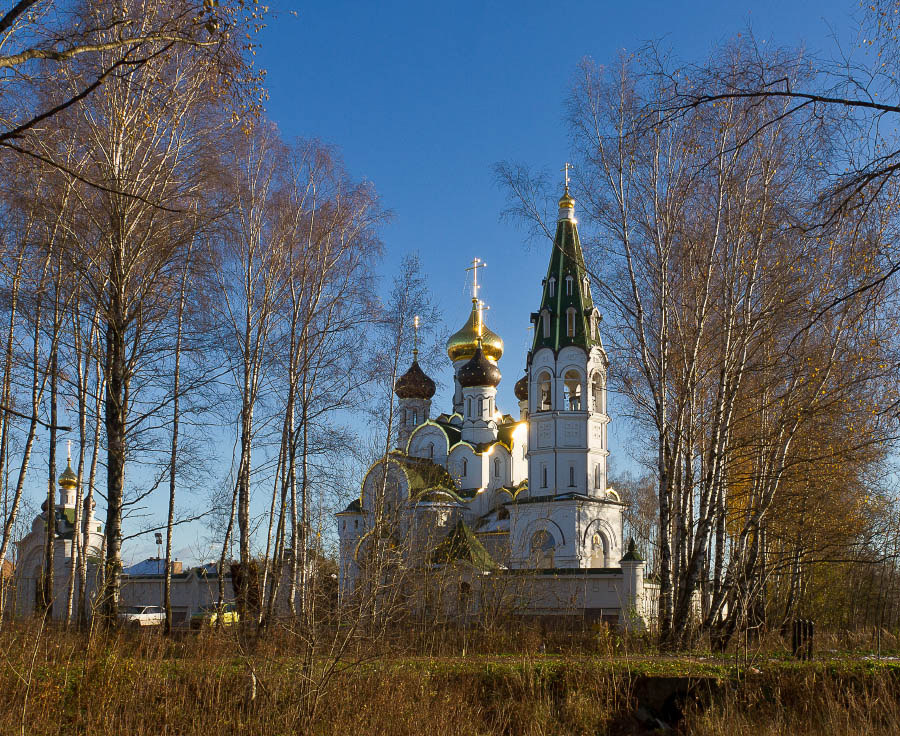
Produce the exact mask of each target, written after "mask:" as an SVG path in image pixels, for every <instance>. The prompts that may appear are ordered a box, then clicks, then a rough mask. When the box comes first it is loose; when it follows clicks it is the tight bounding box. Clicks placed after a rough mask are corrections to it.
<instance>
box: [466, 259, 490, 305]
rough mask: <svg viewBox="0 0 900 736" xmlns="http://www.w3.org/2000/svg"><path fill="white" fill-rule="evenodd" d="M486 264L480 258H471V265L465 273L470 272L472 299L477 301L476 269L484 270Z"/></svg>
mask: <svg viewBox="0 0 900 736" xmlns="http://www.w3.org/2000/svg"><path fill="white" fill-rule="evenodd" d="M486 267H487V264H486V263H485V262H484V261H482V260H481V259H480V258H473V259H472V265H471V266H469V267H468V268H467V269H466V271H471V272H472V298H473V299H478V269H479V268H486Z"/></svg>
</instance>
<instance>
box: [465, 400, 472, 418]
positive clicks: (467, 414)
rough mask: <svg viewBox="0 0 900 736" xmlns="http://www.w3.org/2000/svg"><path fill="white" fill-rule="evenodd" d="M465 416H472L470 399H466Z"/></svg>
mask: <svg viewBox="0 0 900 736" xmlns="http://www.w3.org/2000/svg"><path fill="white" fill-rule="evenodd" d="M466 416H467V417H471V416H472V399H466Z"/></svg>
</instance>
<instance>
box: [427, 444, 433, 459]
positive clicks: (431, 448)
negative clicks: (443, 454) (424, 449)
mask: <svg viewBox="0 0 900 736" xmlns="http://www.w3.org/2000/svg"><path fill="white" fill-rule="evenodd" d="M428 459H429V460H434V442H432V443H431V444H429V445H428Z"/></svg>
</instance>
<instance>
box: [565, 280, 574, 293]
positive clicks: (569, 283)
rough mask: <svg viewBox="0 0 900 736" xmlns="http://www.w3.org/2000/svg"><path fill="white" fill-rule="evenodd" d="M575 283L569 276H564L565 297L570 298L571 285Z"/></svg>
mask: <svg viewBox="0 0 900 736" xmlns="http://www.w3.org/2000/svg"><path fill="white" fill-rule="evenodd" d="M574 281H575V279H573V278H572V277H571V276H566V296H572V283H573V282H574Z"/></svg>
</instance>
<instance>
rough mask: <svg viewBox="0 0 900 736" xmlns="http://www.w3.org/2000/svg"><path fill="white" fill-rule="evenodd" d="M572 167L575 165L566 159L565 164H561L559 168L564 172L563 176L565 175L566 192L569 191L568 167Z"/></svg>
mask: <svg viewBox="0 0 900 736" xmlns="http://www.w3.org/2000/svg"><path fill="white" fill-rule="evenodd" d="M574 168H575V167H574V166H572V164H570V163H569V162H568V161H566V165H565V166H563V167H562V168H561V169H560V171H563V172H565V176H566V191H567V192H568V191H569V169H574Z"/></svg>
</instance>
